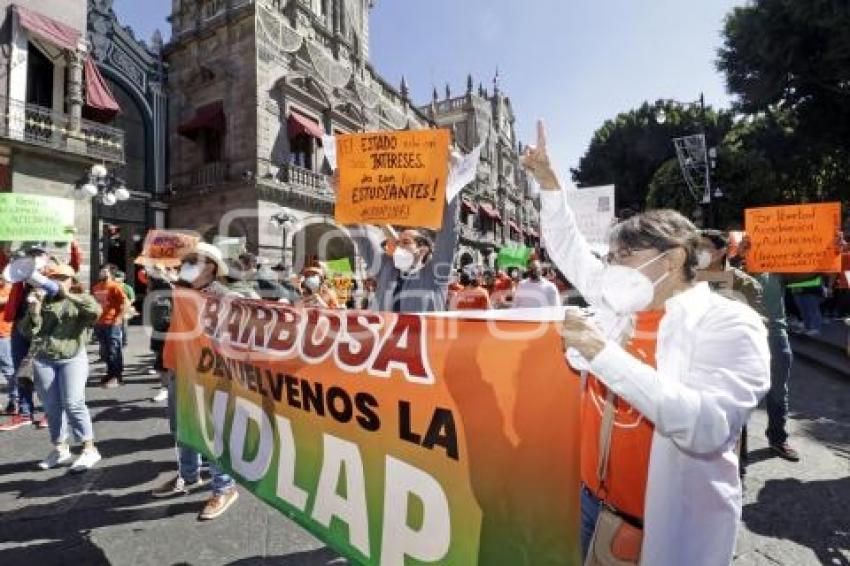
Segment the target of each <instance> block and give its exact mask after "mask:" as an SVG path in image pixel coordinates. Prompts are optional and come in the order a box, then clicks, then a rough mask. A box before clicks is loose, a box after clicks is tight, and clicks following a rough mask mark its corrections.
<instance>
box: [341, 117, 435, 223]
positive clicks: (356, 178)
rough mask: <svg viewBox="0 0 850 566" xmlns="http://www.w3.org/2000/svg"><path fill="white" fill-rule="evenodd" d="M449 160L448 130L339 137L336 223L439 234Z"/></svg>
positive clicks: (371, 133)
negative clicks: (400, 228) (391, 226)
mask: <svg viewBox="0 0 850 566" xmlns="http://www.w3.org/2000/svg"><path fill="white" fill-rule="evenodd" d="M448 157H449V131H448V130H417V131H404V132H370V133H366V134H345V135H339V136H337V162H338V165H339V175H340V180H339V189H338V193H337V198H336V209H335V210H336V221H337V222H339V223H340V224H395V225H398V226H413V227H422V228H433V229H439V228H440V227H441V226H442V222H443V208H444V207H445V204H446V203H445V195H446V179H447V177H448Z"/></svg>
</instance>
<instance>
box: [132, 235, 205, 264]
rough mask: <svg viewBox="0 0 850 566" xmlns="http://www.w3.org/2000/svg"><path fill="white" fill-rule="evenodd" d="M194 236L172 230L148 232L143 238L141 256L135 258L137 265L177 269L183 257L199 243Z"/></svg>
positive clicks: (198, 239)
mask: <svg viewBox="0 0 850 566" xmlns="http://www.w3.org/2000/svg"><path fill="white" fill-rule="evenodd" d="M200 239H201V238H200V237H199V236H197V235H195V234H187V233H185V232H176V231H174V230H149V231H148V234H147V236H145V243H144V247H143V248H142V255H140V256H139V257H137V258H136V262H135V263H136V264H137V265H144V264H147V263H161V264H162V265H164V266H166V267H177V266H179V265H180V260H181V259H182V257H183V256H184V255H186V254H187V253H188V252H189V251H191V250H192V249H193V248H194V247H195V246H196V245H197V244H198V242H199V241H200Z"/></svg>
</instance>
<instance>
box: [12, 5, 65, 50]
mask: <svg viewBox="0 0 850 566" xmlns="http://www.w3.org/2000/svg"><path fill="white" fill-rule="evenodd" d="M14 7H15V11H16V12H17V13H18V21H19V22H20V23H21V27H23V28H24V29H25V30H27V31H28V32H30V33H32V34H34V35H37V36H39V37H41V38H42V39H46V40H47V41H49V42H50V43H52V44H53V45H55V46H57V47H60V48H62V49H67V50H68V51H76V50H77V42H78V41H79V39H80V37H81V36H82V34H81V33H80V32H79V31H77V30H76V29H74V28H72V27H71V26H69V25H66V24H63V23H61V22H57V21H56V20H54V19H53V18H48V17H47V16H45V15H43V14H39V13H38V12H36V11H34V10H31V9H29V8H24V7H23V6H21V5H20V4H14Z"/></svg>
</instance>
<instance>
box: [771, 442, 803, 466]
mask: <svg viewBox="0 0 850 566" xmlns="http://www.w3.org/2000/svg"><path fill="white" fill-rule="evenodd" d="M770 449H771V450H773V452H775V453H776V455H777V456H779V457H780V458H784V459H785V460H788V461H791V462H799V461H800V453H799V452H797V451H796V450H794V449H793V448H791V446H790V445H789V444H788V443H787V442H783V443H782V444H771V445H770Z"/></svg>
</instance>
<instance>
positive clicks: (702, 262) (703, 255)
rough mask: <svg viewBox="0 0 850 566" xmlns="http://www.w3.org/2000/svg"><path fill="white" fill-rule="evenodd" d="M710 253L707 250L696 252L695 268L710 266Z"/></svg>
mask: <svg viewBox="0 0 850 566" xmlns="http://www.w3.org/2000/svg"><path fill="white" fill-rule="evenodd" d="M711 260H712V254H711V252H710V251H708V250H700V251H698V252H697V269H708V268H709V266H711Z"/></svg>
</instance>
